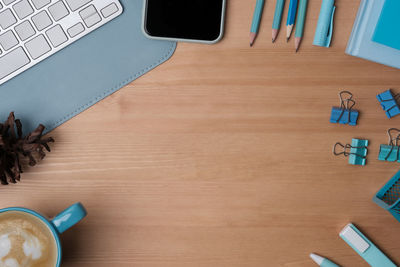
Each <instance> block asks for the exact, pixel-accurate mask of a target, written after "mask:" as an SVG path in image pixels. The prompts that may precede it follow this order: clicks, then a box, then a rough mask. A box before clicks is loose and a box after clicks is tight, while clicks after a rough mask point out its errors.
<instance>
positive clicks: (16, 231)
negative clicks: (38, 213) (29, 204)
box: [0, 213, 57, 267]
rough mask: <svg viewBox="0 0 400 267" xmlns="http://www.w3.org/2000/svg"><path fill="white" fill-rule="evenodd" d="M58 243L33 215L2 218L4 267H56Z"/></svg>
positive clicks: (0, 233)
mask: <svg viewBox="0 0 400 267" xmlns="http://www.w3.org/2000/svg"><path fill="white" fill-rule="evenodd" d="M55 252H56V244H55V240H54V238H53V236H52V234H51V232H50V231H49V229H48V228H47V226H46V225H45V224H44V223H42V222H40V221H39V220H38V219H36V218H34V217H33V216H31V215H21V214H16V213H15V214H10V215H7V216H0V267H31V266H32V267H44V266H46V267H47V266H54V264H55V260H56V257H57V256H56V253H55Z"/></svg>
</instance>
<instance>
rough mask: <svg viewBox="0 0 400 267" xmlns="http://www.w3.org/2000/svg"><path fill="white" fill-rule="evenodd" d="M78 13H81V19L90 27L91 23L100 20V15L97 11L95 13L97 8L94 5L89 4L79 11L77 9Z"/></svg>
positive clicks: (93, 23)
mask: <svg viewBox="0 0 400 267" xmlns="http://www.w3.org/2000/svg"><path fill="white" fill-rule="evenodd" d="M79 14H80V15H81V18H82V19H83V21H84V22H85V24H86V26H87V27H88V28H90V27H92V26H93V25H95V24H96V23H98V22H100V21H101V17H100V15H99V13H97V10H96V8H95V7H94V5H90V6H88V7H86V8H84V9H82V10H81V11H79Z"/></svg>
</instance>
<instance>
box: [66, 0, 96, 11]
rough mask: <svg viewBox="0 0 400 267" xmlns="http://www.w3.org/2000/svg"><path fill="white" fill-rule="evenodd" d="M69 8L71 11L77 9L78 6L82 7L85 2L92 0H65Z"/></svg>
mask: <svg viewBox="0 0 400 267" xmlns="http://www.w3.org/2000/svg"><path fill="white" fill-rule="evenodd" d="M66 1H67V4H68V6H69V8H71V10H72V11H75V10H78V9H79V8H81V7H83V6H84V5H86V4H87V3H90V2H92V0H66Z"/></svg>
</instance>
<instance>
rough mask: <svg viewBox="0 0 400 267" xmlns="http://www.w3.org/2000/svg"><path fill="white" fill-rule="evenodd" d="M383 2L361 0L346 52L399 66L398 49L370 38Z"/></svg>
mask: <svg viewBox="0 0 400 267" xmlns="http://www.w3.org/2000/svg"><path fill="white" fill-rule="evenodd" d="M395 1H398V0H395ZM384 3H385V0H362V1H361V4H360V8H359V10H358V13H357V17H356V20H355V22H354V26H353V31H352V33H351V36H350V39H349V42H348V44H347V49H346V53H347V54H349V55H352V56H357V57H360V58H364V59H367V60H371V61H375V62H378V63H381V64H385V65H388V66H391V67H394V68H400V50H398V49H395V48H392V47H389V46H386V45H383V44H380V43H377V42H374V41H373V40H372V38H373V35H374V31H375V27H376V25H377V23H378V19H379V16H380V15H381V11H382V8H383V5H384ZM398 12H399V11H398ZM397 25H398V23H397V24H396V25H394V26H393V27H397Z"/></svg>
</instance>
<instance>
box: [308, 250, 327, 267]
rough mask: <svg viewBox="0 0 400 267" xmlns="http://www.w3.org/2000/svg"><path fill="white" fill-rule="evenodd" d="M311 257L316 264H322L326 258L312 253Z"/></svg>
mask: <svg viewBox="0 0 400 267" xmlns="http://www.w3.org/2000/svg"><path fill="white" fill-rule="evenodd" d="M310 258H311V259H312V260H313V261H315V263H316V264H318V265H319V266H321V264H322V262H323V261H324V258H323V257H321V256H318V255H317V254H314V253H311V254H310Z"/></svg>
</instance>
